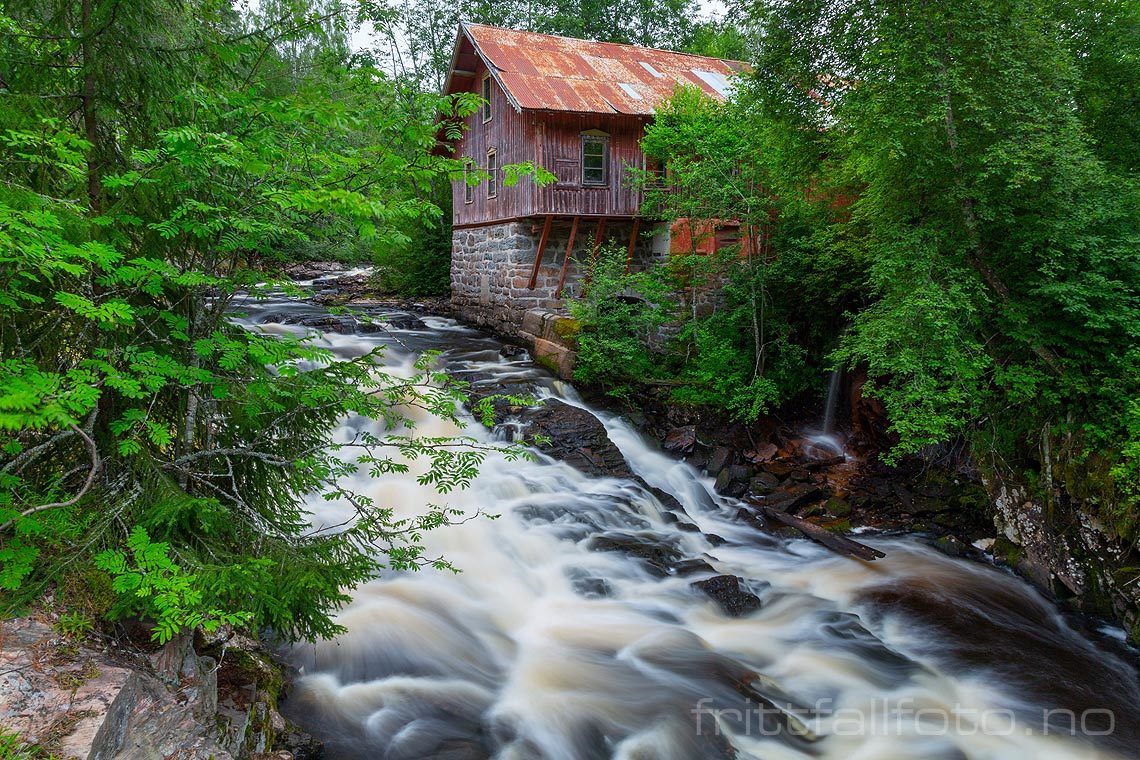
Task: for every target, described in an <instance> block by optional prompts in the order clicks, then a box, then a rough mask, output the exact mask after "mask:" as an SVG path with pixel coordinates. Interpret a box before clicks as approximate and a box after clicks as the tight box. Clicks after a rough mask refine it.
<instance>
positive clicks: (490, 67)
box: [447, 21, 523, 113]
mask: <svg viewBox="0 0 1140 760" xmlns="http://www.w3.org/2000/svg"><path fill="white" fill-rule="evenodd" d="M467 26H468V24H467V22H466V21H460V22H459V31H460V32H461V33H462V34H463V36H464V37H466V38H467V41H468V42H470V43H471V47H472V49H473V50H474V51H475V55H476V56H477V57H478V58H479V60H480V61H482V62H483V65H484V66H486V67H487V72H488V73H490V75H491V77H492V78H493V79H494V80H495V83H496V84H498V85H499V89H500V90H502V91H503V94H504V95H506V97H507V102H508V103H510V104H511V106H512V107H513V108H514V109H515V111H516V112H518V113H522V111H523V109H522V106H521V105H519V102H518V100H516V99H515V96H514V95H512V94H511V91H510V90H509V89H507V86H506V85H505V84H504V83H503V79H502V77H500V76H499V69H498V68H497V67H496V66H495V65H494V64H493V63H491V59H490V58H488V57H487V56H486V55H484V53H483V51H482V50H480V49H479V43H478V42H477V41H476V40H475V35H473V34H471V32H470V31H469V30H468V28H467ZM458 53H459V48H458V42H457V47H456V55H458ZM457 61H458V58H452V61H451V69H450V70H449V73H448V75H447V79H448V82H450V81H451V77H452V76H453V75H454V74H453V73H452V72H454V71H455V65H456V63H457Z"/></svg>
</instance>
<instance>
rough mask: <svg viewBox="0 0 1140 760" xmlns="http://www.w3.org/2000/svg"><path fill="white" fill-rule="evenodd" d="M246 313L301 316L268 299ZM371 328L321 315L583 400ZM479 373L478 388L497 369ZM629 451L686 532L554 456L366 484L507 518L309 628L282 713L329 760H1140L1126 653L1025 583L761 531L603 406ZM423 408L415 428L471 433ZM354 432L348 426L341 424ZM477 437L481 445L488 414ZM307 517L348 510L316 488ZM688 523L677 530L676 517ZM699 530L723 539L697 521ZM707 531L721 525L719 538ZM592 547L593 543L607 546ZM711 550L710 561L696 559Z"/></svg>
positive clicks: (520, 384) (643, 499) (403, 499)
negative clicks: (681, 514)
mask: <svg viewBox="0 0 1140 760" xmlns="http://www.w3.org/2000/svg"><path fill="white" fill-rule="evenodd" d="M247 313H248V317H247V318H246V319H245V320H243V321H245V322H246V324H248V325H250V326H251V327H253V326H255V325H256V327H254V329H262V330H266V331H269V332H300V331H304V330H306V329H307V328H302V327H297V326H292V325H282V324H280V323H279V322H280V321H281V320H282V316H281V315H283V314H286V315H288V314H292V315H300V314H314V313H318V311H317V308H316V307H313V306H310V305H306V304H301V303H298V302H287V301H283V300H281V301H277V302H268V303H264V304H259V305H257V306H255V307H250V308H248V309H247ZM425 322H426V324H427V326H426V328H423V329H410V330H408V329H405V330H392V331H391V332H388V333H376V334H370V335H354V334H349V335H341V334H336V333H322V334H320V335H319V336H318V337H317V342H318V344H320V345H324V346H326V347H328V348H330V349H331V350H332V351H333V352H335V353H336V354H337V355H339V356H342V357H348V356H356V355H361V354H363V353H364V352H366V351H369V350H371V349H373V348H374V347H375V346H376V345H377V343H378V342H379V343H383V344H386V345H387V347H388V348H387V352H386V354H385V362H384V363H385V365H386V370H387V371H390V372H396V373H410V372H411V369H410V365H411V362H412V361H413V359H414V357H415V356H416V355H417V354H418V353H419V352H422V351H424V350H428V349H436V350H441V351H443V352H444V356H443V359H442V361H443V362H444V363H445V364H446V366H447V367H448V368H449V369H450V370H451V371H453V372H456V373H458V374H460V375H463V374H464V373H468V375H469V376H471V377H477V378H492V381H493V382H494V383H496V384H506V385H508V386H509V387H511V388H512V389H513V390H514V391H524V392H525V391H530V392H532V393H536V394H538V395H540V396H553V397H556V398H559V399H562V400H563V401H565V402H567V403H569V404H573V405H577V406H586V405H585V404H584V403H583V402H582V400H581V399H580V398H579V397H578V395H577V394H576V393H575V392H574V389H573V388H572V387H570V386H569V385H567V384H565V383H562V382H559V381H557V380H555V379H553V378H552V377H551V376H550V375H548V374H547V373H546V372H545V371H543V370H541V369H538V368H536V367H535V366H534V365H533V364H531V362H530V361H528V360H526V358H525V357H521V358H516V359H507V358H503V357H502V356H500V353H499V351H500V348H501V347H502V344H500V343H499V342H497V341H495V340H492V339H490V338H488V337H486V336H485V335H482V334H480V333H478V332H476V331H474V330H470V329H467V328H464V327H462V326H460V325H458V324H456V323H455V322H453V321H451V320H446V319H440V318H430V317H429V318H425ZM482 382H487V381H486V380H485V379H484V380H482ZM594 414H596V415H597V416H598V417H599V418H600V419H601V420H602V422H603V423H604V424H605V426H606V428H607V429H608V432H609V434H610V437H611V439H612V440H613V441H614V442H615V443H616V444H617V446H618V447H619V448H620V449H621V451H622V453H623V454H624V455H625V457H626V459H627V460H628V462H629V464H630V466H631V467H632V469H633V470H634V471H635V472H636V473H637V474H638V475H640V476H641V477H643V478H644V479H645V481H647V482H648V483H649V484H651V485H653V486H656V487H658V488H660V489H664V490H665V491H668V492H669V493H671V494H673V495H674V496H675V497H676V498H677V499H678V500H679V501H680V502H681V504H682V505H683V506H684V508H685V511H686V512H687V513H688V518H687V520H688V521H689V522H691V523H695V524H696V525H697V526H699V528H700V530H699V531H693V530H692V529H691V528H690V529H689V530H682V529H680V527H682V526H678V525H676V524H675V522H676V521H675V518H674V519H670V516H669V515H668V514H666V510H665V508H664V507H663V505H662V504H661V503H659V501H658V500H657V499H656V498H655V497H654V496H653V495H652V494H651V493H650V492H648V491H647V490H646V489H645V488H644V487H642V486H641V485H639V484H637V483H635V482H632V481H628V480H622V479H616V478H595V477H589V476H586V475H584V474H582V473H580V472H578V471H576V470H574V469H572V468H571V467H569V466H567V465H566V464H563V463H559V462H554V461H550V460H548V459H545V458H543V457H541V455H540V457H539V458H540V460H542V461H539V462H507V461H505V460H504V459H502V458H496V457H492V458H490V459H489V460H488V461H487V462H486V464H485V465H484V467H483V468H482V472H481V474H480V475H479V477H478V479H477V480H476V481H475V484H474V486H473V487H472V488H470V489H468V490H466V491H461V492H458V493H451V494H447V495H446V496H443V495H440V494H437V493H436V492H435V491H434V490H432V489H431V488H430V487H427V486H421V485H418V484H417V482H416V479H415V477H414V473H415V472H417V471H422V469H420V470H416V469H413V474H408V475H390V476H385V477H381V478H376V479H368V478H366V477H361V478H360V480H359V482H358V483H356V486H357V487H358V489H359V490H361V491H363V492H366V493H368V494H369V495H371V496H372V497H373V498H375V499H376V501H377V503H382V504H385V505H388V506H391V507H393V508H395V509H396V511H397V513H398V514H399V515H402V516H411V515H415V514H418V513H419V512H420V511H422V509H423V507H424V505H425V504H427V503H435V504H443V503H446V504H448V505H451V506H453V507H457V508H460V509H464V510H467V511H470V512H474V511H475V510H478V509H483V510H485V511H488V512H491V513H495V514H498V515H500V517H499V518H498V519H495V520H489V519H475V520H472V521H469V522H466V523H464V524H462V525H456V526H454V527H448V528H445V529H440V530H436V531H433V532H431V533H429V534H427V535H426V537H425V538H426V543H427V544H428V546H429V549H430V553H431V554H441V555H443V556H445V557H446V558H447V559H449V560H450V561H451V562H452V563H453V564H454V565H456V566H457V567H459V568H461V569H462V570H463V572H461V573H459V574H452V573H448V572H437V571H433V570H424V571H420V572H417V573H406V574H395V573H394V574H389V575H387V576H385V577H383V578H382V579H380V580H377V581H375V582H372V583H369V584H367V585H364V586H362V587H361V588H359V589H357V590H356V592H355V594H354V598H353V601H352V603H351V604H350V605H348V606H347V607H346V608H344V609H343V610H342V611H341V613H340V614H339V616H338V619H339V622H340V623H341V624H342V625H344V626H345V627H346V628H347V630H348V632H347V633H346V634H344V635H343V636H341V637H339V638H338V639H336V640H333V641H326V642H321V643H318V644H316V645H302V646H298V647H297V648H296V649H295V650H294V651H293V657H294V658H295V661H296V662H297V664H298V665H299V666H300V667H301V668H302V673H303V675H302V676H301V677H300V679H299V680H298V683H297V688H296V691H295V692H294V693H293V694H292V695H291V696H290V697H289V699H288V700H287V701H286V703H285V705H284V707H285V710H286V712H287V714H288V715H289V716H290V717H291V718H292V719H293V720H295V721H297V722H298V723H299V724H300V725H301V726H302V727H303V728H305V730H307V731H309V732H311V733H312V734H313V735H314V736H316V737H317V738H319V739H321V740H323V741H324V742H325V745H326V751H327V757H329V758H330V759H331V760H342V759H344V758H354V759H355V758H385V759H388V760H396V759H400V760H411V759H412V758H441V759H442V758H447V759H452V760H459V759H460V758H462V759H464V760H466V759H469V758H471V759H473V758H491V757H494V758H502V759H503V760H524V759H526V760H530V759H534V760H538V759H540V758H542V759H549V760H588V759H592V758H625V759H628V760H634V759H637V760H666V759H667V758H668V759H674V758H675V759H677V760H689V759H695V758H729V757H739V758H763V759H765V760H783V759H791V758H835V759H836V760H854V759H856V758H866V759H868V760H870V759H874V760H883V759H885V758H924V759H930V760H942V759H945V760H951V759H952V758H979V759H981V758H987V759H992V760H1013V759H1015V758H1026V759H1028V760H1051V759H1052V758H1124V757H1140V687H1138V678H1137V672H1136V670H1135V668H1134V666H1133V664H1132V662H1131V658H1130V657H1127V656H1124V655H1122V654H1121V653H1122V651H1123V645H1117V646H1116V647H1113V646H1111V640H1110V637H1109V636H1108V635H1105V636H1102V637H1100V638H1099V639H1097V640H1094V639H1091V638H1088V637H1086V636H1085V635H1083V634H1081V633H1078V632H1077V630H1075V629H1074V628H1073V627H1072V626H1071V625H1070V624H1069V622H1068V621H1067V620H1066V619H1065V618H1064V617H1063V616H1062V615H1061V614H1059V612H1058V611H1057V609H1056V608H1055V607H1054V605H1053V604H1051V603H1050V602H1048V601H1046V600H1045V599H1043V598H1042V597H1040V596H1039V595H1038V594H1037V593H1036V592H1035V591H1033V590H1032V589H1031V588H1030V587H1028V586H1027V585H1026V584H1024V583H1022V582H1021V581H1020V580H1018V579H1016V578H1015V577H1013V576H1012V575H1010V574H1008V573H1006V572H1003V571H999V570H996V569H993V568H990V567H988V566H984V565H981V564H977V563H970V562H966V561H960V560H955V559H951V558H949V557H946V556H943V555H942V554H939V553H937V552H935V551H934V550H932V549H930V548H928V547H927V546H925V545H924V544H923V543H922V542H921V541H919V540H918V539H915V538H890V539H885V538H884V539H874V538H871V539H867V537H866V536H864V539H867V540H868V543H872V544H873V545H874V546H876V547H877V548H879V549H881V550H882V551H884V552H886V554H887V558H886V559H883V560H880V561H877V562H873V563H864V562H860V561H857V560H853V559H847V558H842V557H838V556H836V555H834V554H832V553H830V552H828V551H827V550H825V549H823V548H821V547H819V546H817V545H815V544H813V543H810V542H808V541H806V540H791V539H783V538H776V537H773V536H770V535H765V534H761V533H759V532H758V531H757V530H756V529H755V528H753V527H750V526H748V525H746V524H744V523H742V522H740V521H738V520H736V519H734V515H735V513H736V511H737V508H738V504H737V503H736V502H735V501H733V500H732V499H726V498H723V497H720V496H717V495H714V494H713V492H712V488H711V482H710V480H709V479H708V478H706V477H705V476H703V475H702V474H701V473H699V472H697V471H695V470H694V469H693V468H691V467H690V466H688V465H686V464H685V463H683V462H679V461H677V460H675V459H673V458H671V457H669V456H666V455H664V454H663V453H661V452H660V451H658V450H657V449H656V448H655V447H654V446H653V445H651V444H650V443H647V442H646V441H645V440H643V439H642V438H641V436H640V435H639V434H638V433H637V432H636V431H634V430H633V429H632V428H630V427H629V426H628V425H627V424H626V423H625V422H623V421H622V420H620V419H618V418H615V417H613V416H610V415H607V414H604V413H602V412H599V411H594ZM413 416H414V417H416V418H417V420H418V425H417V430H418V431H419V433H420V434H422V435H447V434H451V433H455V432H458V431H457V430H455V429H454V428H453V427H451V426H450V425H448V424H444V423H442V422H440V421H439V420H435V419H426V418H424V416H423V415H422V414H419V413H413ZM362 424H364V423H363V422H362V421H360V420H348V421H346V423H345V427H344V429H343V430H342V431H340V433H339V434H340V435H342V436H343V437H344V438H346V439H347V438H348V437H350V436H351V434H352V431H353V430H354V429H357V428H359V427H360V425H362ZM464 432H465V433H468V434H474V435H476V436H479V437H483V438H485V439H487V440H493V439H494V437H495V436H494V434H492V433H490V432H488V431H485V430H483V429H482V428H480V427H479V426H478V425H474V424H473V425H472V426H471V427H469V428H467V429H466V430H465V431H464ZM312 511H313V513H314V522H315V523H316V524H325V525H335V524H338V523H341V522H342V521H343V519H344V517H345V515H346V514H347V512H346V508H345V507H344V506H343V505H338V504H335V503H332V504H330V503H327V502H325V501H324V500H322V499H320V498H315V499H314V500H313V502H312ZM683 527H689V526H683ZM709 535H711V536H712V538H709V537H708V536H709ZM598 536H622V537H623V539H625V540H628V539H629V538H630V537H631V536H632V537H633V538H634V539H635V540H643V541H645V542H646V543H647V544H649V545H668V546H670V547H672V548H674V549H675V550H676V551H677V552H678V553H680V554H681V555H683V556H684V557H686V558H703V559H704V560H705V561H707V563H708V564H709V565H711V566H712V567H713V568H714V569H715V572H716V573H717V574H727V575H735V576H739V577H740V578H741V579H743V581H742V586H743V588H746V589H747V590H748V591H750V592H751V593H753V594H755V595H756V596H757V597H759V599H760V601H761V606H760V608H759V609H758V610H756V611H754V612H752V613H751V614H748V615H746V616H743V617H737V618H733V617H729V616H727V615H726V614H724V613H723V612H722V611H721V609H720V608H719V607H718V606H717V605H716V604H715V603H714V602H713V600H711V599H710V598H709V597H708V596H706V595H705V594H703V593H700V592H699V591H698V590H695V589H694V588H692V587H691V586H690V584H691V583H692V582H693V581H696V580H700V579H701V578H706V577H708V576H710V575H713V573H712V572H709V571H708V570H707V569H705V570H704V571H703V572H701V571H698V572H695V573H689V574H685V573H684V572H677V573H675V574H667V575H664V576H663V577H662V576H661V575H660V574H655V573H652V572H650V571H649V569H647V567H646V565H645V563H644V562H642V561H641V560H639V559H638V558H636V557H633V556H629V555H628V554H626V553H621V552H612V551H594V550H591V548H590V547H591V540H592V539H596V538H597V537H598ZM717 537H720V539H723V541H721V540H718V539H717ZM595 548H596V546H595ZM698 567H699V563H698Z"/></svg>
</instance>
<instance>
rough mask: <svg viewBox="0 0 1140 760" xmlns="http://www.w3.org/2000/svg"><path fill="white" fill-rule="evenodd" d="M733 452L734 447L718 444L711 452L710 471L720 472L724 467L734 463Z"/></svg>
mask: <svg viewBox="0 0 1140 760" xmlns="http://www.w3.org/2000/svg"><path fill="white" fill-rule="evenodd" d="M732 461H733V453H732V449H730V448H728V447H727V446H717V447H716V448H715V449H713V450H712V453H710V454H709V461H708V471H709V473H713V474H715V473H719V472H720V471H721V470H723V469H724V468H726V467H728V466H729V465H730V464H732Z"/></svg>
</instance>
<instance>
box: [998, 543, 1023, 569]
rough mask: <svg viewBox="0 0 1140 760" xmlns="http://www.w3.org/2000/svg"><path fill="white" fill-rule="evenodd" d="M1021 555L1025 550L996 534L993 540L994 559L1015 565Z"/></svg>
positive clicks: (1011, 565)
mask: <svg viewBox="0 0 1140 760" xmlns="http://www.w3.org/2000/svg"><path fill="white" fill-rule="evenodd" d="M1023 556H1025V550H1024V549H1022V548H1021V547H1020V546H1018V545H1017V544H1015V543H1014V542H1012V541H1010V540H1009V539H1008V538H1006V537H1005V536H998V537H997V538H996V539H995V540H994V559H998V560H1001V561H1002V562H1005V563H1006V564H1008V565H1009V566H1010V567H1016V566H1017V563H1018V562H1020V561H1021V558H1022V557H1023Z"/></svg>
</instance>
